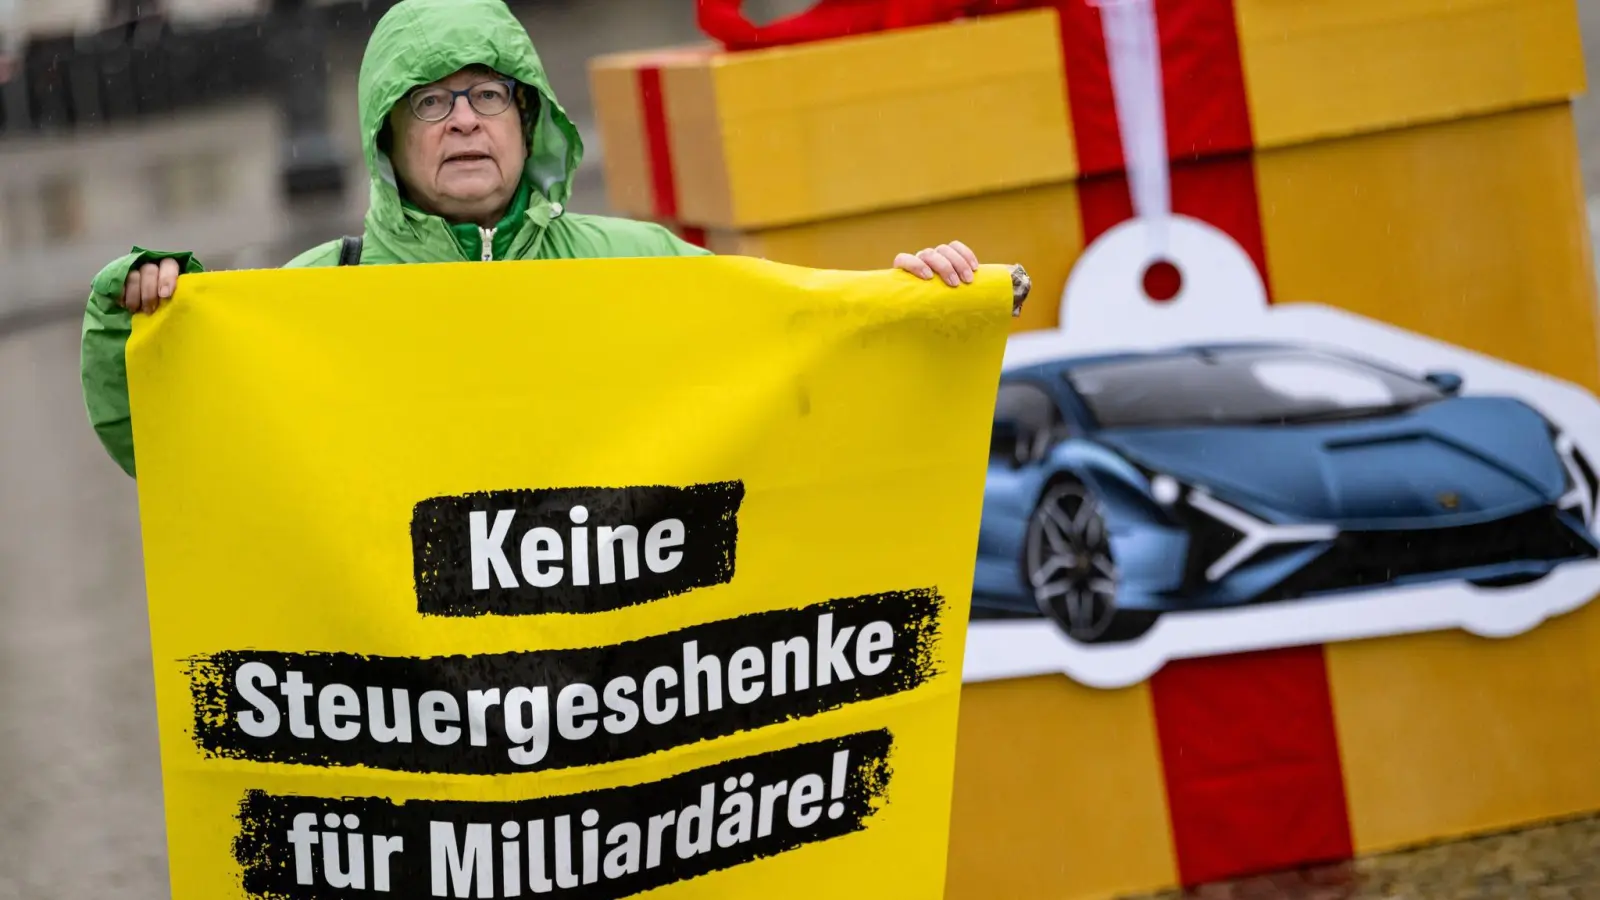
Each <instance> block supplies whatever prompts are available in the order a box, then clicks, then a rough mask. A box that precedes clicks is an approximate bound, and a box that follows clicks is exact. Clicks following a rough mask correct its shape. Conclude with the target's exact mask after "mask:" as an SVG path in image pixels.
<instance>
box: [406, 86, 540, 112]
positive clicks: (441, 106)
mask: <svg viewBox="0 0 1600 900" xmlns="http://www.w3.org/2000/svg"><path fill="white" fill-rule="evenodd" d="M515 85H516V82H515V81H511V80H504V81H480V82H478V83H477V84H475V85H473V86H471V87H469V88H464V89H462V90H459V91H452V90H450V89H449V88H443V87H425V88H420V89H418V90H416V91H413V92H412V93H411V97H410V102H411V114H412V115H414V116H416V117H417V118H419V119H421V120H422V121H424V122H439V121H442V120H444V119H445V118H446V117H448V116H449V115H450V113H451V112H452V111H454V110H455V108H456V98H457V97H466V98H467V103H468V104H469V105H470V106H471V107H472V108H473V110H474V111H475V112H477V114H478V115H480V116H498V115H500V114H501V113H503V112H505V111H506V110H507V109H509V108H510V106H511V90H512V88H513V87H514V86H515Z"/></svg>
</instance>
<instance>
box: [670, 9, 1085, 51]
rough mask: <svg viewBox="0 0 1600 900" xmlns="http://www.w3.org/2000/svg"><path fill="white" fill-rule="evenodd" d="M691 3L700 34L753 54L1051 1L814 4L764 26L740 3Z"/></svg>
mask: <svg viewBox="0 0 1600 900" xmlns="http://www.w3.org/2000/svg"><path fill="white" fill-rule="evenodd" d="M695 2H696V4H697V7H698V12H699V19H700V30H701V31H703V32H705V33H706V34H707V35H709V36H711V37H713V38H715V39H717V40H718V41H721V42H722V45H723V46H724V47H726V48H727V49H729V50H754V49H758V48H761V47H777V46H781V45H784V44H801V43H805V42H808V41H820V40H826V39H828V38H836V37H844V36H846V35H851V34H868V33H871V32H874V31H889V30H892V29H895V28H909V27H912V26H916V25H933V24H935V23H938V22H949V21H952V20H955V19H960V18H966V17H972V16H987V15H994V14H996V13H1004V12H1014V11H1017V10H1023V9H1031V8H1033V7H1037V6H1053V5H1054V4H1055V2H1057V0H818V2H817V4H816V5H815V6H813V7H811V8H810V9H808V10H806V11H805V12H801V13H797V14H795V15H792V16H789V17H788V18H786V19H779V20H778V21H776V22H773V23H771V24H769V25H756V24H754V23H753V22H751V21H750V20H749V19H748V18H746V17H745V14H744V9H743V6H744V4H743V2H742V0H695Z"/></svg>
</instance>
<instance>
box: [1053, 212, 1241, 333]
mask: <svg viewBox="0 0 1600 900" xmlns="http://www.w3.org/2000/svg"><path fill="white" fill-rule="evenodd" d="M1153 227H1155V226H1153V225H1152V224H1151V223H1150V222H1149V221H1147V220H1144V219H1130V220H1128V221H1126V222H1123V223H1122V224H1120V225H1118V226H1116V227H1115V228H1112V229H1111V230H1110V231H1107V232H1106V233H1105V234H1103V235H1101V236H1100V238H1099V239H1098V240H1096V241H1095V242H1094V243H1093V244H1090V245H1089V247H1088V248H1087V249H1085V250H1084V252H1083V255H1082V256H1081V257H1079V259H1078V263H1077V265H1076V266H1075V267H1073V270H1072V275H1071V276H1070V277H1069V278H1068V279H1067V287H1066V290H1065V291H1063V292H1062V295H1061V328H1062V330H1063V331H1065V332H1066V335H1067V336H1068V338H1069V339H1070V340H1071V343H1072V344H1074V345H1076V346H1091V347H1092V346H1106V347H1121V348H1126V349H1135V348H1144V347H1152V346H1163V345H1168V344H1173V343H1182V342H1185V341H1189V340H1193V339H1196V338H1201V337H1205V336H1225V335H1228V334H1237V333H1238V329H1239V325H1240V324H1241V320H1253V319H1255V318H1256V317H1258V316H1260V315H1261V313H1262V312H1263V311H1264V310H1265V309H1266V306H1267V291H1266V286H1265V285H1264V284H1263V283H1262V281H1261V275H1260V273H1259V272H1257V271H1256V266H1255V263H1254V262H1253V261H1252V260H1251V259H1250V255H1249V254H1248V253H1246V252H1245V251H1244V248H1243V247H1240V246H1239V244H1238V242H1236V241H1234V239H1233V238H1231V237H1229V236H1228V235H1227V234H1226V233H1224V232H1223V231H1221V230H1219V229H1217V228H1215V227H1213V226H1211V225H1208V224H1206V223H1205V222H1202V221H1200V220H1198V219H1191V218H1189V217H1187V216H1173V217H1172V218H1171V219H1169V220H1168V222H1167V224H1166V253H1165V254H1161V255H1158V254H1157V252H1156V251H1155V250H1154V249H1153V248H1154V247H1155V246H1156V244H1155V242H1154V240H1153V235H1152V234H1151V233H1150V230H1151V229H1152V228H1153ZM1152 267H1155V268H1154V269H1152ZM1164 267H1171V268H1168V269H1166V271H1165V272H1163V268H1164ZM1173 269H1175V270H1176V272H1175V273H1174V272H1173V271H1172V270H1173ZM1173 286H1176V288H1177V292H1176V294H1171V293H1170V292H1171V288H1172V287H1173ZM1163 288H1165V290H1163ZM1152 293H1154V294H1155V296H1154V297H1152V296H1151V294H1152Z"/></svg>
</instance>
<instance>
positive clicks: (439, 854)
mask: <svg viewBox="0 0 1600 900" xmlns="http://www.w3.org/2000/svg"><path fill="white" fill-rule="evenodd" d="M428 837H429V839H430V844H431V847H432V854H431V860H432V865H431V869H432V872H433V896H435V897H470V896H472V883H473V882H474V881H476V882H477V885H478V892H477V893H478V896H479V897H489V896H491V894H490V890H491V888H492V886H493V875H494V873H493V872H492V871H491V870H490V862H489V860H490V858H491V857H492V855H493V853H494V845H493V838H494V835H493V834H492V833H491V832H490V830H489V826H488V825H482V824H473V825H468V826H467V839H466V843H465V844H464V845H463V846H462V847H458V846H456V826H455V823H454V822H429V823H428ZM446 879H448V881H447V880H446Z"/></svg>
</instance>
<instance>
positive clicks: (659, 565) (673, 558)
mask: <svg viewBox="0 0 1600 900" xmlns="http://www.w3.org/2000/svg"><path fill="white" fill-rule="evenodd" d="M683 541H684V534H683V520H682V519H663V520H661V521H660V522H657V523H656V524H654V525H652V526H650V533H649V534H647V535H645V538H644V555H645V560H644V562H645V565H647V566H649V567H650V571H652V572H654V573H656V574H657V575H661V574H664V573H666V572H671V571H672V570H673V569H676V568H677V567H678V563H680V562H683V554H682V553H681V552H679V551H677V550H674V551H672V552H671V553H667V554H663V553H662V552H661V551H662V550H664V549H666V548H669V547H681V546H683Z"/></svg>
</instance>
